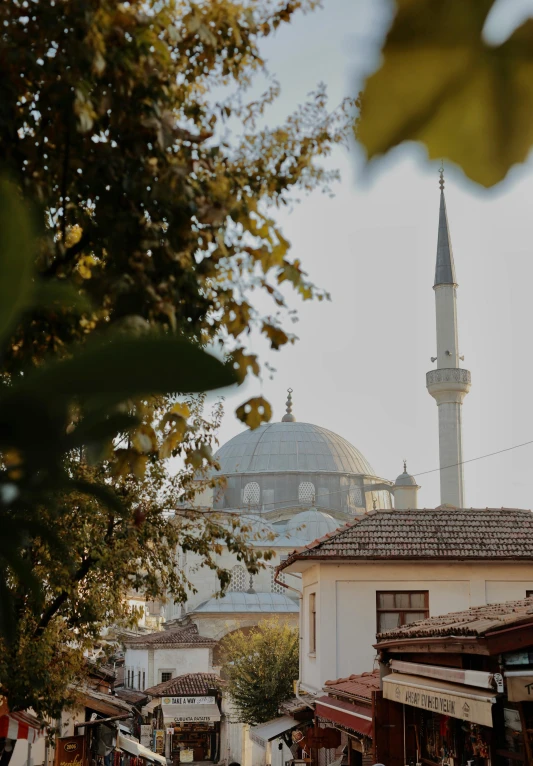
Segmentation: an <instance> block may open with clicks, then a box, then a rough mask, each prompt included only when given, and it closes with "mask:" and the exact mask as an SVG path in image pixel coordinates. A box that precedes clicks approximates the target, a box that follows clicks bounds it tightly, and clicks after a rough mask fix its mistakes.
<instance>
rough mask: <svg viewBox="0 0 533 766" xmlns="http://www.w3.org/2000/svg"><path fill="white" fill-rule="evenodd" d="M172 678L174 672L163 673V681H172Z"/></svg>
mask: <svg viewBox="0 0 533 766" xmlns="http://www.w3.org/2000/svg"><path fill="white" fill-rule="evenodd" d="M171 678H172V673H161V683H162V684H163V683H165V681H170V679H171Z"/></svg>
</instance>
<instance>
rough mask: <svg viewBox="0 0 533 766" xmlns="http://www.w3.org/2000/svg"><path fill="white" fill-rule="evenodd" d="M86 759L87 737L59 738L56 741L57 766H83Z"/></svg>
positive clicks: (78, 735)
mask: <svg viewBox="0 0 533 766" xmlns="http://www.w3.org/2000/svg"><path fill="white" fill-rule="evenodd" d="M84 757H85V736H84V735H83V734H77V735H76V736H74V737H58V738H57V739H56V755H55V766H74V765H76V766H81V765H82V764H83V761H84Z"/></svg>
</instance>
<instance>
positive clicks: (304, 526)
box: [285, 508, 341, 542]
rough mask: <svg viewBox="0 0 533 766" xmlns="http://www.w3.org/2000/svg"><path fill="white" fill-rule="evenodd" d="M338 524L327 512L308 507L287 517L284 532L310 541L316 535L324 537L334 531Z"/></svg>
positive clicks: (314, 538)
mask: <svg viewBox="0 0 533 766" xmlns="http://www.w3.org/2000/svg"><path fill="white" fill-rule="evenodd" d="M340 526H341V524H339V522H338V521H335V519H334V518H333V516H331V515H330V514H329V513H324V512H323V511H318V510H317V509H316V508H310V509H309V510H308V511H302V512H301V513H297V514H296V516H293V517H292V518H291V519H289V521H288V522H287V526H286V527H285V534H286V535H294V536H295V537H299V538H300V539H301V540H306V541H307V542H312V541H313V540H316V539H317V538H318V537H324V535H327V534H329V533H330V532H335V530H336V529H338V528H339V527H340Z"/></svg>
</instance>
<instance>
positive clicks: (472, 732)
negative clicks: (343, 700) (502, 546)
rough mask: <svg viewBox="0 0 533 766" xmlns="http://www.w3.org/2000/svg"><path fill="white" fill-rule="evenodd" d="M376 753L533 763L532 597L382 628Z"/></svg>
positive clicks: (384, 757) (392, 764)
mask: <svg viewBox="0 0 533 766" xmlns="http://www.w3.org/2000/svg"><path fill="white" fill-rule="evenodd" d="M376 648H377V650H378V652H379V657H380V662H381V669H382V675H383V678H382V690H381V691H380V692H377V693H376V695H375V710H374V716H375V721H374V732H375V736H374V741H375V748H376V749H375V757H376V760H378V761H381V762H383V763H386V764H387V766H403V765H404V764H405V763H409V762H410V761H411V760H412V761H413V762H414V763H424V764H428V765H429V764H441V763H443V762H446V763H448V764H449V765H450V766H454V764H463V763H467V762H468V761H470V762H472V764H475V766H489V764H501V766H511V765H512V766H520V764H533V742H532V739H531V736H532V734H531V733H532V732H533V694H532V693H531V692H532V691H533V599H531V598H528V599H524V600H522V601H512V602H506V603H503V604H491V605H488V606H481V607H474V608H471V609H468V610H466V611H464V612H455V613H452V614H448V615H444V616H440V617H432V618H429V619H427V620H423V621H421V622H417V623H413V624H411V625H404V626H402V627H400V628H396V629H394V630H391V631H388V632H387V633H382V634H380V635H379V636H378V643H377V644H376Z"/></svg>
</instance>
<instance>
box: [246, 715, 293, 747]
mask: <svg viewBox="0 0 533 766" xmlns="http://www.w3.org/2000/svg"><path fill="white" fill-rule="evenodd" d="M299 725H300V722H299V721H297V720H296V719H295V718H293V717H292V716H290V715H284V716H282V717H281V718H273V719H272V720H271V721H267V722H266V723H262V724H260V725H259V726H253V727H252V728H251V729H250V739H251V740H252V742H255V743H256V744H257V745H259V746H260V747H264V748H266V746H267V742H271V741H272V740H273V739H277V738H278V737H279V736H280V734H283V733H284V732H286V731H290V730H291V729H294V728H295V727H296V726H299Z"/></svg>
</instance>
